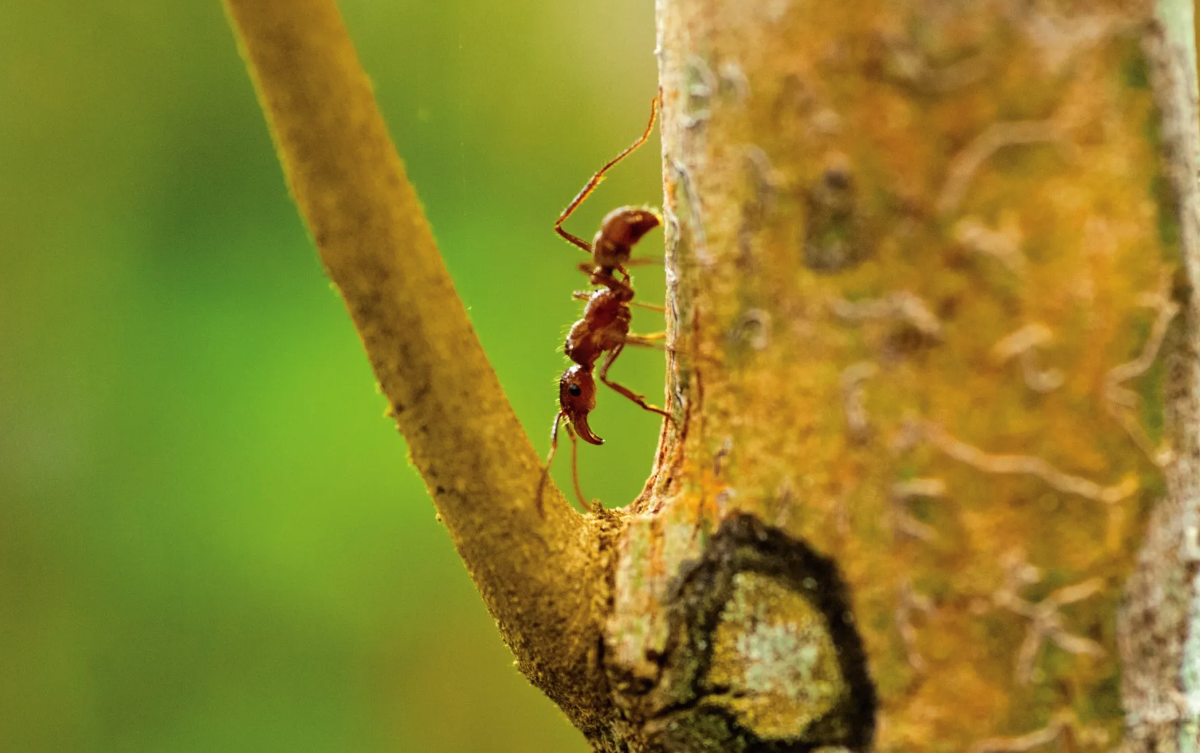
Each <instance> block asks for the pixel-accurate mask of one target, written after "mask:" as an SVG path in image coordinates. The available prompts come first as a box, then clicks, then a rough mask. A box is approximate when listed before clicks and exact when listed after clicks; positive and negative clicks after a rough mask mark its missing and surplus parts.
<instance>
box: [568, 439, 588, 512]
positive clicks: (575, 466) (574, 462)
mask: <svg viewBox="0 0 1200 753" xmlns="http://www.w3.org/2000/svg"><path fill="white" fill-rule="evenodd" d="M567 436H568V437H570V438H571V483H572V484H574V485H575V498H576V499H578V500H579V504H580V505H581V506H582V507H583V509H585V510H587V509H588V508H589V507H591V505H589V504H588V501H587V499H585V498H584V496H583V488H582V487H581V486H580V485H579V440H577V439H576V438H575V427H573V426H571V424H569V423H568V424H567Z"/></svg>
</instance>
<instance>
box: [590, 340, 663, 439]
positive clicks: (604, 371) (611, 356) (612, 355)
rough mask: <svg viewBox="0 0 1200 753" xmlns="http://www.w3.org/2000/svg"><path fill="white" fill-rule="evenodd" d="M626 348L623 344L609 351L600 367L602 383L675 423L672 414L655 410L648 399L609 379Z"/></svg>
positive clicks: (659, 409)
mask: <svg viewBox="0 0 1200 753" xmlns="http://www.w3.org/2000/svg"><path fill="white" fill-rule="evenodd" d="M624 348H625V343H621V344H620V345H618V346H617V347H615V348H613V349H612V350H610V351H608V354H607V355H606V356H604V365H602V366H601V367H600V381H601V382H604V383H605V384H607V385H608V386H609V387H611V388H612V389H613V390H615V391H616V392H619V393H620V394H622V395H624V396H625V397H627V398H629V399H630V400H632V401H633V402H635V403H637V404H638V405H640V406H642V408H643V409H644V410H648V411H650V412H651V413H657V414H658V415H660V416H663V417H664V418H666V419H667V420H668V421H674V420H675V419H674V418H673V417H672V416H671V414H670V413H667V412H666V411H665V410H663V409H662V408H655V407H654V406H653V405H650V404H649V403H647V402H646V398H644V397H642V396H641V395H639V394H637V393H636V392H634V391H633V390H631V389H629V388H628V387H626V386H624V385H621V384H617V383H616V382H613V381H610V380H609V378H608V370H609V368H611V367H612V365H613V361H616V360H617V356H619V355H621V351H622V350H623V349H624Z"/></svg>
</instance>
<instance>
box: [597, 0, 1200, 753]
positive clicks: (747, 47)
mask: <svg viewBox="0 0 1200 753" xmlns="http://www.w3.org/2000/svg"><path fill="white" fill-rule="evenodd" d="M659 11H660V44H659V47H660V66H661V81H662V85H663V89H664V98H665V104H664V112H665V118H664V125H663V149H664V174H665V176H666V184H667V186H666V187H667V206H666V214H667V217H668V236H667V243H668V260H669V264H670V266H671V269H672V270H673V271H674V274H673V275H672V276H671V279H672V282H673V284H672V287H671V291H670V302H671V312H670V313H671V321H672V325H673V327H672V332H673V340H672V343H673V345H672V352H673V354H674V356H673V359H672V369H671V376H670V380H671V383H670V387H669V389H670V392H671V395H672V398H673V400H672V402H673V405H674V408H675V410H676V413H677V416H678V417H679V422H678V423H679V426H680V427H681V430H680V431H679V433H678V434H676V435H672V436H670V437H668V441H667V442H666V444H665V446H664V448H663V450H662V453H661V457H662V461H663V464H662V467H661V468H660V470H659V473H658V474H657V476H656V478H655V479H654V481H653V483H652V484H651V485H650V486H649V487H648V489H647V493H646V494H644V495H643V497H642V498H641V499H640V500H639V501H638V504H637V505H636V510H637V512H636V514H634V515H633V516H632V518H631V520H630V523H629V528H628V531H627V533H626V535H625V537H624V538H623V540H622V544H621V547H622V548H621V557H620V559H619V563H618V571H617V577H616V581H615V591H614V609H613V613H612V615H611V617H610V618H609V621H608V626H607V631H606V647H607V650H606V654H605V656H606V661H607V664H608V670H609V673H610V676H611V677H612V678H613V680H614V688H615V689H616V690H617V694H618V698H619V700H620V702H621V703H622V705H623V706H624V707H625V708H626V709H627V713H628V715H629V718H630V720H631V724H630V727H631V729H633V730H636V731H635V732H631V733H630V739H636V740H637V744H636V745H634V746H633V747H634V749H645V750H708V749H712V750H718V749H719V750H747V751H749V750H763V751H766V750H805V749H809V748H810V747H812V746H816V745H832V744H838V745H845V746H848V747H851V748H861V747H866V746H867V745H869V744H872V742H871V741H872V740H873V745H874V747H875V748H877V749H879V750H914V751H916V750H947V751H950V750H954V751H960V750H976V751H987V750H1025V749H1033V748H1035V747H1037V746H1039V745H1047V744H1050V743H1054V742H1056V741H1057V743H1058V744H1060V745H1062V746H1064V747H1065V748H1066V749H1084V748H1097V749H1106V748H1108V747H1111V746H1112V745H1115V744H1116V743H1117V742H1118V741H1120V740H1122V739H1123V737H1124V731H1125V725H1126V719H1125V717H1124V714H1123V712H1122V693H1121V691H1122V682H1121V672H1120V663H1119V653H1118V646H1117V624H1116V620H1115V615H1116V612H1117V606H1118V602H1119V600H1120V598H1121V594H1122V590H1123V588H1124V586H1125V583H1126V581H1127V580H1128V578H1129V577H1130V574H1131V572H1132V571H1133V568H1134V563H1135V554H1136V552H1137V550H1138V548H1139V546H1140V542H1141V541H1142V536H1143V534H1144V533H1145V531H1146V521H1147V515H1148V513H1149V511H1150V510H1152V509H1155V508H1156V507H1157V508H1158V509H1159V510H1160V512H1159V513H1158V514H1157V518H1158V519H1163V518H1165V519H1172V520H1175V521H1178V520H1179V519H1180V518H1179V516H1178V514H1176V515H1174V516H1172V515H1171V511H1170V509H1169V508H1170V507H1171V506H1176V507H1178V506H1180V505H1184V504H1185V501H1184V500H1185V498H1190V496H1189V495H1192V494H1193V492H1191V491H1190V487H1191V486H1192V484H1193V483H1194V481H1192V480H1191V478H1190V477H1189V474H1194V470H1192V465H1191V463H1192V462H1193V461H1191V459H1190V458H1191V455H1192V452H1193V450H1194V448H1195V438H1194V435H1193V429H1192V428H1191V426H1192V425H1191V424H1189V425H1188V426H1187V428H1184V427H1183V426H1182V424H1181V421H1180V419H1181V418H1186V415H1187V414H1186V411H1188V410H1190V406H1189V405H1188V404H1186V400H1185V401H1184V402H1183V403H1180V402H1178V401H1177V402H1176V404H1175V405H1174V406H1173V411H1174V412H1173V413H1171V415H1170V416H1167V418H1166V419H1165V418H1164V417H1165V415H1166V411H1165V410H1164V400H1163V395H1164V386H1165V384H1166V383H1167V382H1168V381H1169V382H1170V383H1171V384H1172V385H1177V387H1176V391H1175V392H1172V393H1171V395H1172V398H1173V399H1175V398H1176V397H1177V396H1179V395H1194V394H1195V390H1194V387H1193V386H1192V385H1193V384H1194V382H1190V381H1188V380H1191V379H1193V377H1192V376H1191V375H1192V373H1193V371H1194V363H1195V355H1194V354H1193V353H1191V352H1190V350H1189V346H1188V344H1187V343H1189V342H1191V340H1192V333H1191V329H1192V327H1193V326H1194V325H1193V320H1192V318H1191V314H1190V306H1191V299H1190V288H1191V279H1192V274H1191V270H1190V269H1185V268H1184V267H1183V265H1182V264H1181V256H1180V236H1181V228H1180V217H1181V214H1180V207H1181V204H1180V200H1179V190H1180V189H1179V185H1178V183H1179V181H1178V180H1175V181H1173V180H1172V176H1171V175H1170V174H1169V173H1168V172H1167V171H1166V168H1165V165H1166V163H1165V162H1164V159H1163V158H1164V157H1166V158H1168V159H1169V158H1171V157H1172V156H1173V152H1172V149H1173V148H1172V147H1171V146H1169V145H1166V144H1164V140H1163V139H1164V135H1165V134H1164V133H1163V125H1162V123H1163V112H1162V110H1161V109H1160V107H1159V106H1158V105H1157V104H1156V101H1155V93H1154V90H1153V88H1152V82H1153V80H1154V79H1155V77H1156V76H1157V75H1158V74H1159V72H1160V67H1161V66H1160V62H1161V61H1159V60H1158V57H1157V56H1158V55H1159V51H1158V47H1159V46H1160V45H1161V44H1162V36H1161V33H1160V31H1159V28H1158V27H1157V26H1156V25H1155V24H1154V23H1153V21H1152V19H1151V17H1150V15H1149V14H1150V11H1151V8H1150V7H1149V5H1148V4H1141V5H1138V4H1130V3H1113V2H1109V3H1089V4H1078V3H1067V2H1059V3H1053V2H1047V3H1029V2H1000V1H997V2H981V3H945V2H932V1H928V2H923V1H921V0H910V1H909V2H882V1H880V2H845V3H798V2H786V1H785V0H777V1H770V0H764V1H763V2H753V3H732V2H723V1H721V0H661V2H660V5H659ZM1181 169H1182V168H1181ZM1181 309H1183V310H1184V311H1186V312H1187V314H1186V315H1185V316H1182V317H1181V316H1179V312H1180V311H1181ZM1169 364H1175V365H1176V366H1175V367H1173V368H1171V369H1170V371H1171V376H1170V379H1168V373H1167V372H1168V368H1167V366H1168V365H1169ZM1188 399H1190V398H1188ZM1171 418H1173V419H1174V420H1169V419H1171ZM1164 422H1165V428H1164ZM1183 423H1187V422H1186V421H1184V422H1183ZM1164 469H1166V470H1167V471H1168V473H1164ZM1164 499H1166V500H1167V501H1166V502H1165V503H1164V502H1163V500H1164ZM747 521H753V525H750V524H749V523H747ZM1174 525H1175V526H1176V529H1174V530H1171V529H1169V528H1167V529H1162V526H1156V528H1155V530H1156V531H1158V532H1159V535H1162V536H1165V537H1169V539H1170V545H1169V546H1170V547H1173V548H1171V549H1170V550H1169V551H1167V550H1163V551H1165V552H1166V553H1167V554H1169V555H1174V554H1176V550H1177V549H1178V547H1179V546H1181V545H1182V544H1183V543H1184V541H1183V538H1182V537H1181V536H1180V535H1179V534H1180V531H1181V530H1182V529H1181V528H1179V526H1180V525H1181V524H1179V523H1178V522H1176V523H1175V524H1174ZM747 531H753V532H755V533H754V534H753V535H751V534H749V533H747ZM731 537H732V538H733V540H734V541H736V542H737V543H736V545H732V544H731V543H730V538H731ZM753 541H759V542H760V544H758V545H755V544H753V543H752V542H753ZM780 541H787V542H790V543H789V544H787V546H786V547H785V546H783V545H781V544H780V543H779V542H780ZM731 547H732V548H733V549H734V550H736V551H737V552H739V553H738V554H736V555H731V554H719V555H717V554H713V553H714V552H725V551H726V550H728V549H730V548H731ZM789 548H790V551H791V552H792V554H791V555H790V558H791V559H792V560H803V561H827V560H826V559H825V558H827V559H828V560H829V561H832V563H833V564H834V567H833V568H828V569H827V568H825V567H823V566H822V567H811V568H810V570H809V572H808V573H807V574H806V575H801V576H798V577H799V583H800V584H801V587H797V580H796V577H785V576H784V573H783V572H782V571H781V570H780V568H778V567H775V566H774V565H772V564H771V562H773V560H772V557H773V556H774V555H775V554H779V553H781V552H783V551H785V550H787V549H789ZM773 553H774V554H773ZM1150 556H1151V557H1153V556H1154V555H1150ZM713 557H718V558H720V557H723V558H724V559H723V560H722V561H724V562H725V566H726V576H725V577H726V579H727V580H728V581H730V582H729V583H728V584H725V585H720V586H719V587H717V586H713V587H712V588H709V589H708V595H707V596H706V597H705V598H699V597H697V596H696V595H695V594H696V592H697V589H696V588H695V585H694V584H695V582H697V580H698V579H699V581H700V582H704V583H709V582H710V581H711V582H714V583H719V579H717V580H716V581H714V580H713V579H712V577H711V576H708V575H704V574H702V573H703V568H704V564H703V563H706V562H709V561H710V560H711V559H712V558H713ZM764 561H765V562H766V564H763V562H764ZM751 562H757V563H758V564H747V563H751ZM1178 562H1179V559H1178V557H1175V556H1172V557H1171V559H1169V560H1167V561H1166V562H1159V563H1158V567H1159V568H1161V569H1162V570H1164V571H1169V572H1170V574H1171V577H1173V578H1174V579H1175V580H1177V581H1179V582H1180V588H1184V585H1183V582H1184V581H1190V574H1189V573H1186V572H1182V571H1181V570H1180V568H1179V567H1178V566H1177V563H1178ZM698 563H700V564H698ZM698 568H699V569H698ZM818 571H819V572H818ZM1143 577H1153V576H1151V575H1149V574H1144V575H1143ZM805 583H807V584H810V586H815V591H811V592H805V590H804V588H803V585H804V584H805ZM701 590H702V589H701ZM1135 590H1136V589H1135ZM830 592H835V593H837V594H844V595H846V597H847V605H848V607H849V610H848V611H849V613H850V616H851V617H852V623H853V624H850V623H848V622H847V619H848V616H847V614H846V613H844V612H843V613H839V612H838V611H837V608H836V605H833V606H832V607H831V605H830V604H829V603H827V600H825V601H823V599H824V598H825V596H826V595H827V594H828V593H830ZM712 599H718V600H724V603H723V605H716V606H714V605H713V604H711V603H709V602H710V601H711V600H712ZM1176 603H1177V604H1179V605H1182V606H1183V607H1184V608H1186V606H1187V605H1189V604H1190V603H1191V602H1190V600H1189V599H1187V598H1183V600H1182V601H1180V602H1176ZM714 613H715V614H716V615H717V616H716V617H715V618H713V617H712V615H713V614H714ZM1150 614H1155V615H1156V618H1158V619H1161V620H1166V621H1167V622H1170V625H1163V626H1162V628H1163V629H1165V630H1174V631H1176V634H1178V631H1179V630H1180V629H1181V627H1182V626H1183V625H1185V624H1186V620H1183V619H1182V616H1181V615H1169V616H1162V617H1159V616H1157V613H1155V612H1154V611H1153V609H1151V610H1150ZM697 631H699V632H701V633H704V634H705V635H706V638H707V641H703V640H698V639H697V638H696V637H695V633H696V632H697ZM706 631H707V632H706ZM1135 632H1136V631H1135ZM1176 645H1178V642H1177V643H1176ZM864 649H865V657H866V664H867V666H868V668H869V675H870V678H871V681H870V683H864V682H863V681H862V676H861V675H860V674H859V671H858V668H857V666H856V657H857V656H859V655H860V654H861V653H862V652H863V650H864ZM1183 650H1184V649H1183V648H1180V649H1179V651H1177V653H1176V655H1174V656H1161V664H1162V666H1163V669H1162V672H1167V673H1170V672H1172V671H1173V672H1174V677H1172V678H1167V685H1166V686H1167V687H1180V683H1179V680H1178V675H1179V669H1180V667H1181V666H1182V665H1181V664H1180V660H1179V653H1180V652H1182V651H1183ZM830 651H833V652H834V655H835V656H836V657H837V661H834V660H832V659H831V658H830V656H829V655H828V652H830ZM847 657H849V658H847ZM1172 680H1173V682H1172ZM1163 681H1164V680H1163V678H1162V677H1155V678H1153V679H1152V684H1153V685H1154V686H1155V687H1158V688H1161V687H1163ZM1128 685H1129V683H1128V682H1127V683H1126V686H1127V687H1126V698H1127V699H1132V698H1134V696H1133V695H1131V690H1130V688H1129V687H1128ZM1171 708H1176V706H1172V707H1171ZM1129 723H1130V725H1131V727H1132V728H1133V729H1134V730H1135V731H1136V730H1137V729H1138V725H1141V724H1143V722H1142V721H1140V720H1138V719H1136V718H1132V717H1131V719H1130V720H1129ZM701 740H703V741H706V742H704V743H703V744H702V743H701V742H700V741H701ZM706 745H707V746H709V747H705V746H706ZM618 747H619V746H618ZM618 747H614V748H613V749H618Z"/></svg>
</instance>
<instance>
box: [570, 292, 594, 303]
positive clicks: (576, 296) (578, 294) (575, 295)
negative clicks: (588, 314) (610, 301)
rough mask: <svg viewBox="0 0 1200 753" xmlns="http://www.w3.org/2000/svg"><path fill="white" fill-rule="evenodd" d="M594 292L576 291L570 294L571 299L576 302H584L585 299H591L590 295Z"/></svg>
mask: <svg viewBox="0 0 1200 753" xmlns="http://www.w3.org/2000/svg"><path fill="white" fill-rule="evenodd" d="M595 292H596V291H594V290H576V291H575V292H573V293H571V297H572V298H574V299H575V300H577V301H586V300H587V299H589V298H591V297H592V293H595Z"/></svg>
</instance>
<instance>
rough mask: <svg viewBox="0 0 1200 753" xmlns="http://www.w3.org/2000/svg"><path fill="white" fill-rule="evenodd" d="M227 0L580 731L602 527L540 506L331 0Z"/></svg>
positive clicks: (257, 74) (512, 632)
mask: <svg viewBox="0 0 1200 753" xmlns="http://www.w3.org/2000/svg"><path fill="white" fill-rule="evenodd" d="M226 5H227V8H228V11H229V14H230V16H231V18H232V20H233V23H234V26H235V28H236V31H237V33H238V37H239V40H240V43H241V49H242V54H243V56H244V57H245V59H246V61H247V64H248V67H249V69H250V73H251V76H252V78H253V80H254V84H255V88H256V90H257V93H258V97H259V101H260V102H261V104H262V106H263V109H264V110H265V112H266V115H267V121H268V123H269V126H270V129H271V134H272V136H273V138H274V141H275V144H276V148H277V150H278V152H279V158H280V161H281V162H282V165H283V170H284V174H285V176H286V178H287V182H288V186H289V188H290V190H291V193H292V196H293V197H294V198H295V200H296V204H297V205H298V206H299V209H300V213H301V215H302V216H303V218H304V220H305V222H306V224H307V226H308V228H309V231H310V232H311V233H312V235H313V238H314V239H315V241H316V245H317V249H318V251H319V253H320V257H321V261H322V262H323V264H324V266H325V268H326V270H327V271H328V273H329V276H330V278H331V279H332V280H333V282H334V284H335V285H336V286H337V289H338V291H339V292H340V293H341V295H342V298H343V299H344V301H345V303H346V307H347V309H348V310H349V312H350V315H351V317H352V319H353V321H354V325H355V327H356V328H357V330H358V332H359V335H360V336H361V338H362V341H363V345H364V347H365V348H366V351H367V356H368V358H369V359H370V362H371V366H372V368H373V369H374V371H375V374H376V376H377V378H378V379H379V385H380V388H381V390H382V391H383V393H384V395H385V396H386V397H387V399H388V402H389V405H390V411H389V413H390V414H391V415H392V416H393V417H394V418H395V420H396V423H397V425H398V427H399V429H400V431H401V433H402V434H403V435H404V436H405V438H406V439H407V441H408V445H409V449H410V453H411V458H412V462H413V464H414V465H415V466H416V467H417V469H418V470H419V471H420V473H421V475H422V476H423V477H424V479H425V483H426V485H427V486H428V489H429V492H430V494H431V496H432V497H433V501H434V504H435V505H436V506H437V509H438V512H439V513H440V517H441V520H442V521H443V522H444V523H445V524H446V528H447V530H448V531H449V532H450V536H451V538H452V539H453V540H454V544H455V546H456V547H457V549H458V551H459V554H460V555H461V556H462V558H463V560H464V561H465V562H466V565H467V568H468V570H469V571H470V573H471V577H472V578H473V579H474V581H475V584H476V586H477V587H478V588H479V590H480V592H481V594H482V595H483V598H484V601H485V602H486V603H487V606H488V609H489V610H490V611H491V613H492V615H493V616H494V617H495V618H496V620H497V622H498V623H499V626H500V629H501V632H502V633H503V635H504V638H505V640H506V641H507V643H508V644H509V646H510V647H511V648H512V649H513V652H514V653H515V654H516V656H517V658H518V662H519V666H520V668H521V670H522V671H523V672H525V674H526V675H527V676H528V677H529V678H530V680H531V681H533V682H534V683H535V684H536V685H539V686H540V687H542V689H543V690H545V691H546V692H547V693H548V694H549V695H550V696H551V697H552V698H554V699H555V700H556V701H558V702H559V703H560V705H563V706H564V708H566V709H567V711H568V714H570V715H571V716H572V717H573V719H574V720H575V721H576V723H577V724H580V725H581V726H584V725H586V723H587V720H586V718H581V716H582V717H586V716H587V713H586V712H585V711H581V710H579V709H583V708H585V707H587V706H588V705H589V704H588V703H581V702H580V701H579V695H580V693H581V692H584V691H585V690H586V689H587V688H588V687H589V686H593V687H594V686H596V685H597V683H595V682H591V681H588V680H585V679H584V678H582V677H580V674H581V673H585V672H587V671H588V670H587V669H586V667H587V662H586V661H584V658H583V657H584V656H585V654H586V649H587V645H588V644H587V643H586V642H584V641H581V639H580V636H584V635H587V634H588V630H589V627H588V626H589V625H592V624H594V623H595V622H596V618H595V615H594V614H593V609H594V607H593V595H592V588H594V585H593V584H594V583H596V582H597V580H600V581H602V580H603V578H598V577H597V575H598V572H599V571H598V568H599V567H600V565H599V564H598V557H597V556H596V554H595V546H594V545H591V546H589V545H587V543H588V542H589V541H592V540H594V538H595V535H596V531H595V530H594V529H595V528H596V527H598V525H599V524H596V525H593V526H589V525H588V524H587V523H586V522H585V519H584V518H582V517H580V516H579V515H577V514H576V513H574V512H573V511H572V509H571V508H570V507H569V505H568V504H567V502H566V501H565V499H564V498H563V497H562V495H561V494H560V493H559V492H558V491H557V490H556V489H548V490H547V497H548V498H547V499H546V504H545V512H544V515H543V514H539V512H538V510H537V506H536V505H535V498H534V495H535V491H536V489H537V487H538V482H539V479H540V475H541V469H540V465H541V464H540V460H539V458H538V456H537V454H536V453H535V451H534V449H533V446H532V445H531V444H530V442H529V440H528V438H527V437H526V436H525V433H524V432H523V431H522V429H521V426H520V424H519V423H518V421H517V418H516V416H515V415H514V414H513V411H512V408H511V406H510V405H509V403H508V401H507V399H506V398H505V396H504V393H503V391H502V390H501V388H500V385H499V383H498V381H497V379H496V375H495V373H494V372H493V371H492V368H491V366H490V365H489V364H488V362H487V359H486V357H485V355H484V353H483V349H482V347H481V346H480V344H479V341H478V339H477V338H476V336H475V333H474V331H473V329H472V327H471V324H470V322H469V321H468V318H467V314H466V311H465V310H464V308H463V305H462V303H461V302H460V301H459V299H458V296H457V295H456V293H455V291H454V287H453V284H452V282H451V280H450V276H449V274H448V273H447V271H446V268H445V265H444V264H443V262H442V259H441V257H440V256H439V254H438V251H437V248H436V246H435V243H434V240H433V235H432V233H431V232H430V229H429V225H428V223H427V222H426V220H425V217H424V214H423V212H422V210H421V207H420V204H419V202H418V199H417V196H416V193H415V191H414V190H413V188H412V186H411V185H410V184H409V182H408V180H407V178H406V177H405V173H404V167H403V164H402V163H401V161H400V158H399V156H398V155H397V154H396V151H395V148H394V147H393V145H392V143H391V141H390V140H389V138H388V135H387V130H386V127H385V125H384V122H383V118H382V116H381V115H380V113H379V111H378V108H377V106H376V103H375V100H374V97H373V95H372V92H371V84H370V81H369V80H368V78H367V76H366V74H365V73H364V72H363V70H362V69H361V67H360V66H359V63H358V60H357V56H356V54H355V51H354V48H353V45H352V43H351V41H350V39H349V37H348V35H347V33H346V30H345V27H344V25H343V22H342V19H341V16H340V14H339V12H338V10H337V7H336V4H335V3H334V2H333V0H226ZM535 648H536V652H535ZM588 679H590V678H588ZM592 692H597V691H594V690H593V691H592ZM572 708H576V711H575V713H572Z"/></svg>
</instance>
